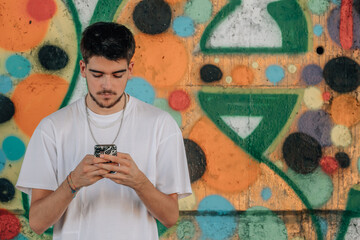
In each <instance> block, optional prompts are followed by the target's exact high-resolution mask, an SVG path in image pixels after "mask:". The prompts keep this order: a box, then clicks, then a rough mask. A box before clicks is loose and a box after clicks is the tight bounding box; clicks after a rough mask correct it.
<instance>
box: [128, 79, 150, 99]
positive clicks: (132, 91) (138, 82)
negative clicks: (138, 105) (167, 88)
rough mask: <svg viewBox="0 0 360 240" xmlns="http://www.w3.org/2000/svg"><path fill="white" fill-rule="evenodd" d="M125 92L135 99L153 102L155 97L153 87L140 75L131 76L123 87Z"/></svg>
mask: <svg viewBox="0 0 360 240" xmlns="http://www.w3.org/2000/svg"><path fill="white" fill-rule="evenodd" d="M125 92H127V93H128V94H129V95H131V96H133V97H136V98H137V99H139V100H141V101H143V102H146V103H149V104H153V103H154V99H155V91H154V88H153V87H152V86H151V85H150V83H148V82H147V81H146V80H145V79H143V78H140V77H133V78H131V79H130V80H129V81H128V83H127V85H126V88H125Z"/></svg>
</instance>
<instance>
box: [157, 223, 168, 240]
mask: <svg viewBox="0 0 360 240" xmlns="http://www.w3.org/2000/svg"><path fill="white" fill-rule="evenodd" d="M156 225H157V229H158V235H159V237H160V236H162V235H163V234H164V233H166V231H167V230H168V229H167V228H166V227H165V226H164V225H163V224H162V223H161V222H159V220H157V219H156Z"/></svg>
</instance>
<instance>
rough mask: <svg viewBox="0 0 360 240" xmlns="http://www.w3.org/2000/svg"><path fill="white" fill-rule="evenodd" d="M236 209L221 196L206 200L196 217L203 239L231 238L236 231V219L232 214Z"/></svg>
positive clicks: (202, 202)
mask: <svg viewBox="0 0 360 240" xmlns="http://www.w3.org/2000/svg"><path fill="white" fill-rule="evenodd" d="M234 210H235V208H234V207H233V206H232V205H231V203H230V202H229V201H228V200H226V199H225V198H223V197H222V196H219V195H210V196H208V197H206V198H204V199H203V200H202V201H201V202H200V203H199V207H198V212H200V213H204V214H200V216H196V217H195V218H196V220H197V222H198V224H199V227H200V229H201V232H202V239H213V240H222V239H229V238H231V237H232V236H233V235H234V233H235V230H236V219H235V216H232V215H231V214H229V213H231V212H232V211H234Z"/></svg>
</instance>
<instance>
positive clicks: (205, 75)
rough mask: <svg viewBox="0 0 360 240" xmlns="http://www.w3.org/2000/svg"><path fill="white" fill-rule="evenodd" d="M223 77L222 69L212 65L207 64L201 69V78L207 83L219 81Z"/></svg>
mask: <svg viewBox="0 0 360 240" xmlns="http://www.w3.org/2000/svg"><path fill="white" fill-rule="evenodd" d="M222 76H223V74H222V72H221V69H220V68H218V67H217V66H215V65H212V64H206V65H204V66H202V67H201V69H200V78H201V80H203V81H204V82H207V83H211V82H216V81H219V80H220V79H221V78H222Z"/></svg>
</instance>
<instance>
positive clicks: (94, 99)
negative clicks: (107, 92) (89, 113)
mask: <svg viewBox="0 0 360 240" xmlns="http://www.w3.org/2000/svg"><path fill="white" fill-rule="evenodd" d="M124 94H125V92H123V93H122V94H121V95H120V97H119V98H118V99H116V100H115V101H114V102H113V103H111V104H110V105H107V106H105V105H104V104H102V103H100V102H99V101H98V100H96V98H95V97H94V96H93V95H92V94H91V92H89V95H90V97H91V99H92V100H93V101H94V102H95V103H96V104H97V105H98V106H99V107H101V108H112V107H113V106H115V105H116V104H117V103H118V102H120V100H121V98H122V97H123V96H124Z"/></svg>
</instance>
